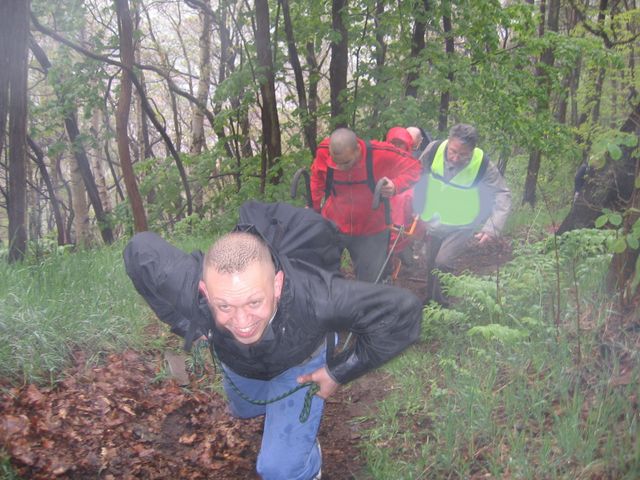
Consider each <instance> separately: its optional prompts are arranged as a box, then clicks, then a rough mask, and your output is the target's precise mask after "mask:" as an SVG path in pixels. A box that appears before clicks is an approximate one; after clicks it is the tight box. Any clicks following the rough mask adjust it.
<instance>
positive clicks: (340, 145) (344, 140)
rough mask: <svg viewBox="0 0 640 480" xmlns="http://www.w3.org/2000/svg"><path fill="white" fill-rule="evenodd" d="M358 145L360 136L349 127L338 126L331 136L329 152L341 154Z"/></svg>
mask: <svg viewBox="0 0 640 480" xmlns="http://www.w3.org/2000/svg"><path fill="white" fill-rule="evenodd" d="M357 147H358V137H357V136H356V134H355V133H354V132H353V130H349V129H348V128H338V129H337V130H334V131H333V133H332V134H331V136H330V137H329V152H330V153H331V156H333V155H334V154H337V155H340V154H341V153H342V152H345V151H348V150H353V149H354V148H357Z"/></svg>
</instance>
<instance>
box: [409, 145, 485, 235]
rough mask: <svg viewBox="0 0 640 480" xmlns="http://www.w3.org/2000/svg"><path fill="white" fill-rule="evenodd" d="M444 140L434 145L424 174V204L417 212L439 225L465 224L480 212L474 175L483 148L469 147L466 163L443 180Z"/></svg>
mask: <svg viewBox="0 0 640 480" xmlns="http://www.w3.org/2000/svg"><path fill="white" fill-rule="evenodd" d="M446 148H447V141H444V142H442V143H441V144H440V145H439V146H438V150H437V151H436V154H435V156H434V157H433V162H432V163H431V169H430V172H429V174H428V175H427V192H426V200H425V208H424V210H423V211H422V214H421V215H420V218H422V220H424V221H426V222H429V221H435V220H438V221H439V222H440V223H441V224H443V225H451V226H465V225H470V224H471V223H473V222H474V221H475V220H476V219H477V218H478V215H479V214H480V193H479V191H478V187H477V186H476V178H477V176H478V172H479V171H480V166H481V165H482V158H483V157H484V152H483V151H482V150H480V149H479V148H474V149H473V155H472V157H471V160H470V161H469V163H468V164H467V165H466V166H465V167H464V168H463V169H462V170H460V171H459V172H458V173H457V174H456V175H455V176H454V177H453V178H452V179H451V180H449V181H448V182H446V181H445V180H444V152H445V150H446Z"/></svg>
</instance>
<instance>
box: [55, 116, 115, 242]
mask: <svg viewBox="0 0 640 480" xmlns="http://www.w3.org/2000/svg"><path fill="white" fill-rule="evenodd" d="M64 125H65V128H66V130H67V135H68V136H69V140H70V142H71V148H72V150H73V156H74V158H75V160H76V163H77V164H78V170H79V171H80V175H81V176H82V180H83V181H84V186H85V188H86V190H87V194H88V195H89V201H90V202H91V206H92V207H93V212H94V213H95V215H96V220H97V221H98V229H99V230H100V234H101V235H102V239H103V240H104V242H105V243H106V244H111V243H113V232H112V231H111V227H110V226H109V219H108V218H107V214H106V212H105V211H104V208H103V206H102V203H101V202H100V194H99V193H98V187H97V185H96V181H95V178H94V176H93V172H92V171H91V166H90V165H89V157H88V156H87V152H86V150H85V149H84V145H83V144H82V140H81V138H80V130H79V129H78V122H77V120H76V112H75V111H73V112H70V113H69V114H68V115H67V117H65V119H64Z"/></svg>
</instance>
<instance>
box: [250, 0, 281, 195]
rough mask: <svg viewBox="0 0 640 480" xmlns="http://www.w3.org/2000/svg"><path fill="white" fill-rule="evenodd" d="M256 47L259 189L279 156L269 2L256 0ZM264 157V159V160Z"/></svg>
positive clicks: (276, 177) (277, 178)
mask: <svg viewBox="0 0 640 480" xmlns="http://www.w3.org/2000/svg"><path fill="white" fill-rule="evenodd" d="M255 6H256V50H257V54H258V66H259V70H260V73H259V78H260V80H259V82H260V96H261V98H262V109H261V118H262V138H263V144H264V147H265V149H266V159H263V165H262V172H261V176H262V185H263V188H262V191H263V192H264V181H265V180H266V174H267V171H266V169H267V168H272V167H273V166H274V165H275V164H276V162H277V161H278V160H279V158H280V157H281V156H282V145H281V143H280V120H279V119H278V107H277V100H276V88H275V78H274V69H273V61H272V49H271V37H270V34H269V29H270V28H271V23H270V21H269V2H268V1H267V0H256V2H255ZM265 160H266V162H265ZM281 174H282V171H281V170H280V172H279V173H277V174H276V175H275V176H274V179H273V180H272V181H273V183H275V184H277V183H279V181H280V176H281Z"/></svg>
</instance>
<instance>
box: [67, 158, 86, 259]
mask: <svg viewBox="0 0 640 480" xmlns="http://www.w3.org/2000/svg"><path fill="white" fill-rule="evenodd" d="M69 162H70V167H71V168H70V170H71V201H72V207H73V228H74V230H75V233H76V237H75V238H76V241H75V244H76V245H78V246H79V247H82V248H89V247H91V223H90V222H89V204H88V203H87V193H86V190H85V188H84V180H83V178H82V173H81V170H80V167H79V165H78V162H74V161H73V159H69Z"/></svg>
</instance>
